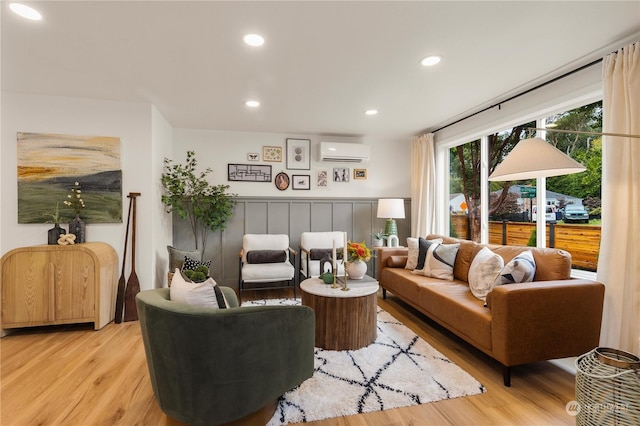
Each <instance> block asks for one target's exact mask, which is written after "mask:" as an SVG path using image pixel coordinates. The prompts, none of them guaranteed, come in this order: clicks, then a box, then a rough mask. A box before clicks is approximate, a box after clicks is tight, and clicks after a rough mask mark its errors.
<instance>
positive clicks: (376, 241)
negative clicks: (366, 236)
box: [373, 238, 384, 247]
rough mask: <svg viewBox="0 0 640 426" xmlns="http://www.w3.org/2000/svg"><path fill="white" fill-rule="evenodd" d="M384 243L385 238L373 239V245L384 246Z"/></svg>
mask: <svg viewBox="0 0 640 426" xmlns="http://www.w3.org/2000/svg"><path fill="white" fill-rule="evenodd" d="M383 245H384V240H378V239H376V238H374V239H373V247H382V246H383Z"/></svg>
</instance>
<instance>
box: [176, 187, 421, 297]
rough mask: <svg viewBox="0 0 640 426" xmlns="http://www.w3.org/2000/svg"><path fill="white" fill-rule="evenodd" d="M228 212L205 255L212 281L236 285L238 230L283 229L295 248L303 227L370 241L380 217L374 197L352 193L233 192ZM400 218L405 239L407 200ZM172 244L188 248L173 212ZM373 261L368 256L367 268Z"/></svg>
mask: <svg viewBox="0 0 640 426" xmlns="http://www.w3.org/2000/svg"><path fill="white" fill-rule="evenodd" d="M237 200H238V204H237V205H236V207H235V210H234V213H233V216H232V217H231V219H230V220H229V222H228V223H227V228H226V229H225V231H223V232H216V233H213V234H210V235H209V240H208V241H207V247H206V250H205V256H204V258H205V260H208V259H211V260H212V264H211V270H212V276H213V278H214V279H215V280H216V281H217V282H218V284H221V285H226V286H229V287H233V288H235V289H236V290H237V288H238V275H239V267H238V254H239V253H240V250H241V249H242V236H243V235H244V234H287V235H289V239H290V242H291V247H292V248H293V249H295V250H298V248H299V245H300V234H302V233H303V232H305V231H346V232H347V236H348V238H349V239H350V240H352V241H365V242H366V243H367V246H369V247H370V246H371V240H372V237H371V234H372V233H373V232H375V231H377V230H380V229H383V228H384V225H385V219H378V218H377V217H376V212H377V208H378V199H377V198H375V199H370V198H358V199H349V200H347V199H343V198H336V199H331V198H271V197H270V198H261V197H238V199H237ZM404 210H405V216H406V218H405V219H397V223H398V234H399V235H398V236H399V238H400V244H401V245H405V244H406V243H405V241H406V238H407V237H408V236H409V234H410V232H411V201H410V200H408V199H406V200H405V207H404ZM173 241H174V245H175V246H176V247H178V248H181V249H192V248H194V241H193V236H192V234H191V231H190V228H189V227H188V224H187V223H186V221H184V220H181V219H179V218H177V217H175V216H174V218H173ZM372 268H373V262H369V271H370V272H369V273H371V270H372Z"/></svg>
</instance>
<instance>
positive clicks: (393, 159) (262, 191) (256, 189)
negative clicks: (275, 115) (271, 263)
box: [171, 128, 411, 198]
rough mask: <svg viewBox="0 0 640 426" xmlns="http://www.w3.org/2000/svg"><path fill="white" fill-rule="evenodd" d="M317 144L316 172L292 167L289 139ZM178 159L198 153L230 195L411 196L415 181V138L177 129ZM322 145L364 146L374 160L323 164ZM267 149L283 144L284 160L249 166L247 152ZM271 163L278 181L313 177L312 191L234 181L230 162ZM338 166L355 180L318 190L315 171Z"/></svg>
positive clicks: (175, 146)
mask: <svg viewBox="0 0 640 426" xmlns="http://www.w3.org/2000/svg"><path fill="white" fill-rule="evenodd" d="M287 138H297V139H310V140H311V170H288V169H286V139H287ZM173 141H174V144H173V157H171V159H172V160H173V161H175V162H179V163H183V162H184V161H185V158H186V152H187V151H189V150H192V151H195V152H196V155H197V158H198V165H199V166H200V167H202V169H204V168H206V167H211V168H212V169H213V173H212V174H211V175H210V181H211V183H213V184H216V185H217V184H228V185H230V187H231V188H230V192H233V193H236V194H238V195H239V196H265V197H269V196H278V197H345V198H358V197H380V198H382V197H394V198H395V197H397V198H403V197H410V196H411V181H410V169H409V167H408V165H409V164H411V163H410V160H409V156H410V152H411V149H410V147H411V143H410V141H409V140H374V139H366V138H364V139H361V138H346V137H328V136H322V137H320V136H311V135H291V134H277V133H250V132H225V131H214V130H198V129H184V128H176V129H174V131H173ZM320 141H332V142H350V143H363V144H366V145H369V146H370V147H371V157H370V161H369V162H368V163H364V164H353V163H321V162H319V161H318V144H319V142H320ZM263 146H280V147H282V148H283V161H282V162H281V163H274V162H264V161H260V162H255V163H254V162H249V161H247V154H248V153H250V152H257V153H260V158H262V147H263ZM228 163H234V164H268V165H271V166H272V174H273V177H275V175H276V174H277V173H279V172H281V171H284V172H285V173H287V174H288V175H289V177H290V178H291V176H292V175H294V174H295V175H311V189H310V190H309V191H298V190H296V191H294V190H292V189H291V186H290V187H289V189H287V190H285V191H280V190H278V189H277V188H276V186H275V185H274V184H273V181H272V182H270V183H255V182H228V181H227V164H228ZM333 167H347V168H349V169H350V174H351V180H350V181H349V182H347V183H343V182H332V181H331V182H329V187H328V189H318V188H316V187H315V172H316V170H318V169H328V170H329V171H330V172H331V171H332V169H333ZM354 168H359V169H367V179H366V180H354V179H353V169H354Z"/></svg>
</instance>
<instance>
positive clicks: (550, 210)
mask: <svg viewBox="0 0 640 426" xmlns="http://www.w3.org/2000/svg"><path fill="white" fill-rule="evenodd" d="M531 217H532V220H533V222H536V221H537V220H538V209H537V206H533V214H532V216H531ZM544 218H545V220H546V221H547V222H551V223H556V211H555V209H554V207H553V206H547V207H546V209H545V213H544Z"/></svg>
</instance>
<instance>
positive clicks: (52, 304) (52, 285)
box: [49, 263, 56, 321]
mask: <svg viewBox="0 0 640 426" xmlns="http://www.w3.org/2000/svg"><path fill="white" fill-rule="evenodd" d="M55 320H56V267H55V265H54V264H53V263H49V321H55Z"/></svg>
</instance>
